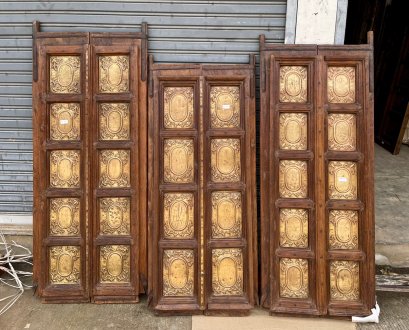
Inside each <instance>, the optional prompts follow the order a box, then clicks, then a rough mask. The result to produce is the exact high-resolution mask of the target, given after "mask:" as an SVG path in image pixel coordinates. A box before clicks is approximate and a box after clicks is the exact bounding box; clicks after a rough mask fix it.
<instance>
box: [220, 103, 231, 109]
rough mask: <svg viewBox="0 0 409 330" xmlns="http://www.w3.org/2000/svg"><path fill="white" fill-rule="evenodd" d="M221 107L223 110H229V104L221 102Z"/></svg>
mask: <svg viewBox="0 0 409 330" xmlns="http://www.w3.org/2000/svg"><path fill="white" fill-rule="evenodd" d="M222 109H223V110H229V109H230V104H223V105H222Z"/></svg>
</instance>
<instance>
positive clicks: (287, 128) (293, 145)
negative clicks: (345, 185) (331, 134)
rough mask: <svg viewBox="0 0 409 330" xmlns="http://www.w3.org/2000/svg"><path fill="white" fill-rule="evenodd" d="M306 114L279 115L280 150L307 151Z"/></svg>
mask: <svg viewBox="0 0 409 330" xmlns="http://www.w3.org/2000/svg"><path fill="white" fill-rule="evenodd" d="M307 129H308V126H307V114H305V113H282V114H280V149H284V150H307Z"/></svg>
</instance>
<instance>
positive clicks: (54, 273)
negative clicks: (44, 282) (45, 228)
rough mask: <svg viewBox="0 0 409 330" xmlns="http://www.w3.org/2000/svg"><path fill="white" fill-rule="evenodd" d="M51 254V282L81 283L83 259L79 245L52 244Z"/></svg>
mask: <svg viewBox="0 0 409 330" xmlns="http://www.w3.org/2000/svg"><path fill="white" fill-rule="evenodd" d="M49 255H50V256H49V258H50V263H49V264H50V283H51V284H79V283H80V277H81V262H80V261H81V259H80V248H79V247H78V246H52V247H50V249H49Z"/></svg>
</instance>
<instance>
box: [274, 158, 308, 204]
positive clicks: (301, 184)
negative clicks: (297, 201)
mask: <svg viewBox="0 0 409 330" xmlns="http://www.w3.org/2000/svg"><path fill="white" fill-rule="evenodd" d="M279 186H280V187H279V190H280V197H283V198H306V197H307V194H308V189H307V188H308V179H307V162H306V161H300V160H282V161H280V173H279Z"/></svg>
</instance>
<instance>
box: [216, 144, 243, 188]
mask: <svg viewBox="0 0 409 330" xmlns="http://www.w3.org/2000/svg"><path fill="white" fill-rule="evenodd" d="M211 178H212V181H214V182H237V181H240V179H241V161H240V140H239V139H212V141H211Z"/></svg>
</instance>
